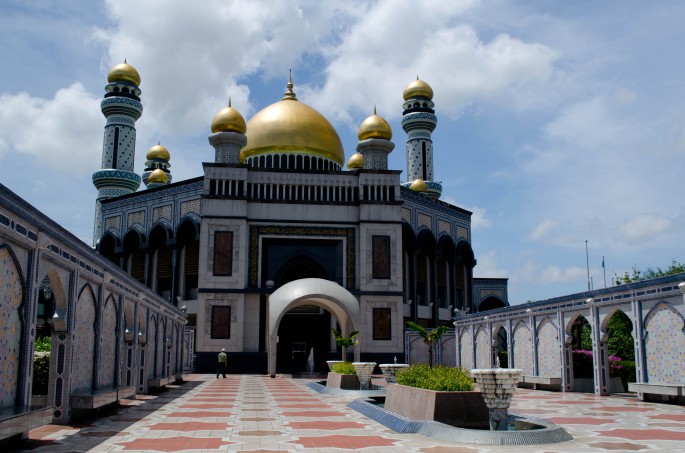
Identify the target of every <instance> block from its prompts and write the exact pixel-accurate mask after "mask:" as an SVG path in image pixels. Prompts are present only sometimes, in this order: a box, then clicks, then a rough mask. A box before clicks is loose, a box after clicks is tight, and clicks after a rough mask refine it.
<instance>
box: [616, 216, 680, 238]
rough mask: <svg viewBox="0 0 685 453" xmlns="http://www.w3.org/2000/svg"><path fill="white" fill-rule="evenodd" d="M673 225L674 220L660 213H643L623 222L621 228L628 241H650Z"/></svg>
mask: <svg viewBox="0 0 685 453" xmlns="http://www.w3.org/2000/svg"><path fill="white" fill-rule="evenodd" d="M672 227H673V222H672V221H671V220H670V219H668V218H666V217H663V216H660V215H658V214H641V215H639V216H637V217H634V218H632V219H631V220H630V221H628V222H627V223H624V224H621V225H620V226H619V229H620V231H621V234H622V235H623V237H624V238H625V239H626V240H628V241H648V240H651V239H654V238H655V237H656V236H659V235H661V234H663V233H666V232H668V231H669V230H671V228H672Z"/></svg>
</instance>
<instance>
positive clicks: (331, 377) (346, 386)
mask: <svg viewBox="0 0 685 453" xmlns="http://www.w3.org/2000/svg"><path fill="white" fill-rule="evenodd" d="M326 387H328V388H334V389H343V390H359V379H358V378H357V375H356V374H338V373H334V372H332V371H331V372H330V373H328V377H327V378H326Z"/></svg>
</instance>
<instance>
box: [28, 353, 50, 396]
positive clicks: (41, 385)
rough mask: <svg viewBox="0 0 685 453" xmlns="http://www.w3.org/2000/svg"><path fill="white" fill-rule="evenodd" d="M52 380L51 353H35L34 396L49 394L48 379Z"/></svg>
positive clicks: (32, 391)
mask: <svg viewBox="0 0 685 453" xmlns="http://www.w3.org/2000/svg"><path fill="white" fill-rule="evenodd" d="M49 378H50V353H49V352H35V353H34V354H33V385H32V387H31V394H32V395H47V394H48V379H49Z"/></svg>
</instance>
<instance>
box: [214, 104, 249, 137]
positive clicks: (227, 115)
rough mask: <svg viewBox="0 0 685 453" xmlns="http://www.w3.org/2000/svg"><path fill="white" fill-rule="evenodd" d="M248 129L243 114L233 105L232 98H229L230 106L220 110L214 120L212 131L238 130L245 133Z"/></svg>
mask: <svg viewBox="0 0 685 453" xmlns="http://www.w3.org/2000/svg"><path fill="white" fill-rule="evenodd" d="M246 129H247V128H246V126H245V120H244V119H243V115H241V114H240V112H239V111H237V110H236V109H234V108H233V107H231V100H230V99H229V100H228V107H225V108H224V109H222V110H220V111H219V113H217V114H216V115H215V116H214V119H213V120H212V132H238V133H240V134H244V133H245V130H246Z"/></svg>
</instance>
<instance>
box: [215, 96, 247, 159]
mask: <svg viewBox="0 0 685 453" xmlns="http://www.w3.org/2000/svg"><path fill="white" fill-rule="evenodd" d="M211 129H212V134H211V135H210V136H209V143H210V144H211V145H212V146H213V147H214V150H215V152H214V162H216V163H217V164H234V165H235V164H239V163H240V162H241V156H240V150H241V149H242V148H243V147H244V146H245V144H247V137H245V131H247V126H246V125H245V119H244V118H243V116H242V115H241V114H240V112H239V111H237V110H236V109H234V108H233V107H231V100H230V99H229V100H228V107H225V108H223V109H222V110H219V113H217V114H216V115H215V116H214V119H212V125H211Z"/></svg>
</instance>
